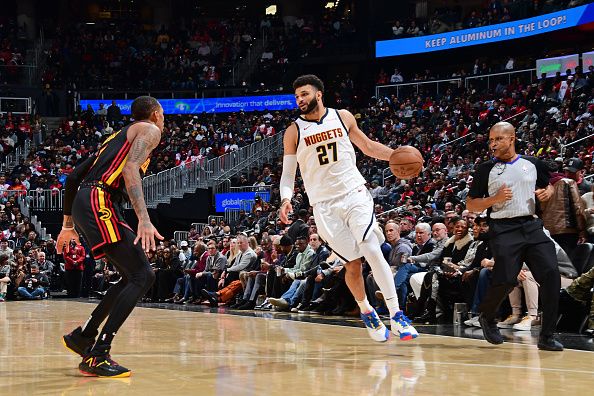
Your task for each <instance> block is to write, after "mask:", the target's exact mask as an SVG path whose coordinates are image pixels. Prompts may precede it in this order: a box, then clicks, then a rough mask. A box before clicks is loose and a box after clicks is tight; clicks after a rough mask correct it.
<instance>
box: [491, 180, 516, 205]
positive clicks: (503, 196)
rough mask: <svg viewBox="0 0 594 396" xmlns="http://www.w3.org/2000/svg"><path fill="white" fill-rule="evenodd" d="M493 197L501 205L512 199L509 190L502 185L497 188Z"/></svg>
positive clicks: (512, 195)
mask: <svg viewBox="0 0 594 396" xmlns="http://www.w3.org/2000/svg"><path fill="white" fill-rule="evenodd" d="M495 196H496V197H497V200H498V202H501V203H503V202H507V201H509V200H511V199H512V198H513V197H514V194H513V193H512V190H511V188H509V187H508V186H507V185H506V184H505V183H503V185H502V186H501V187H499V190H497V194H495Z"/></svg>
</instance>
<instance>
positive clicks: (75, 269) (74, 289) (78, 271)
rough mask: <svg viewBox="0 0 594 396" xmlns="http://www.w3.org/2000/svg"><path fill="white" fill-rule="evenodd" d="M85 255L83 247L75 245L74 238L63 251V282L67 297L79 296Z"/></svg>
mask: <svg viewBox="0 0 594 396" xmlns="http://www.w3.org/2000/svg"><path fill="white" fill-rule="evenodd" d="M85 255H86V252H85V248H84V247H82V245H77V244H76V241H74V240H72V241H70V250H69V251H68V252H64V262H65V264H64V269H65V270H66V272H65V283H66V290H68V297H71V298H78V297H79V296H80V286H81V280H82V273H83V270H84V265H83V263H84V261H85Z"/></svg>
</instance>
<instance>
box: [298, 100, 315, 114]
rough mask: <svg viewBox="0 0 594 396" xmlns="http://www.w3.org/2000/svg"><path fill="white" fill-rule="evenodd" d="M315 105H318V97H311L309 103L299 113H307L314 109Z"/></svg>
mask: <svg viewBox="0 0 594 396" xmlns="http://www.w3.org/2000/svg"><path fill="white" fill-rule="evenodd" d="M317 107H318V99H316V98H313V99H312V100H311V102H309V104H308V105H307V109H305V111H302V112H301V114H309V113H311V112H312V111H314V110H315V109H316V108H317Z"/></svg>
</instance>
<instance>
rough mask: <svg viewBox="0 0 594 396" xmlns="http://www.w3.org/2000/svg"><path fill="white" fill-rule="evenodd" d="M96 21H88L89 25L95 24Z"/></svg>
mask: <svg viewBox="0 0 594 396" xmlns="http://www.w3.org/2000/svg"><path fill="white" fill-rule="evenodd" d="M94 24H95V22H87V25H94Z"/></svg>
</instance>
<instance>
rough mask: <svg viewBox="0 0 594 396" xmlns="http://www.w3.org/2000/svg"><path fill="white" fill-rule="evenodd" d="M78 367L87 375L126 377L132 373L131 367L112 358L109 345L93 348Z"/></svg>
mask: <svg viewBox="0 0 594 396" xmlns="http://www.w3.org/2000/svg"><path fill="white" fill-rule="evenodd" d="M78 369H79V370H80V372H81V373H82V374H83V375H85V376H87V377H108V378H126V377H129V376H130V375H132V372H131V371H130V370H129V369H127V368H126V367H124V366H120V365H119V364H118V363H117V362H116V361H115V360H113V359H112V358H111V356H110V355H109V347H108V348H98V349H95V348H94V349H93V350H91V352H89V354H88V355H87V356H85V357H84V358H83V360H82V362H81V363H80V364H79V365H78Z"/></svg>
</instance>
